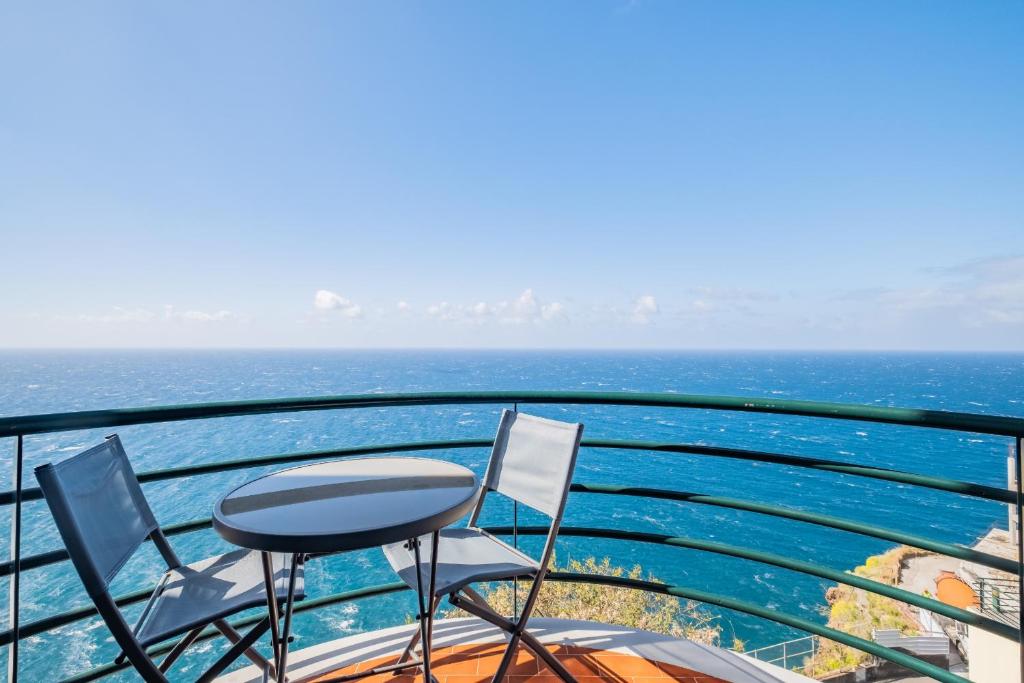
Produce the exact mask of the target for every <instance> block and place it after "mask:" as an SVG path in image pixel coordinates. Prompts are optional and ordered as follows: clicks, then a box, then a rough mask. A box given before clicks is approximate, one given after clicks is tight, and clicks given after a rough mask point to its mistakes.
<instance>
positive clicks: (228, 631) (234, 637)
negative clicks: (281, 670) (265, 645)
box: [213, 619, 277, 676]
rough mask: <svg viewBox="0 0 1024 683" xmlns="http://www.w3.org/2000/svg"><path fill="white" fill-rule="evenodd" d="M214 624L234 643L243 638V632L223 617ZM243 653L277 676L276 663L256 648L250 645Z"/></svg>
mask: <svg viewBox="0 0 1024 683" xmlns="http://www.w3.org/2000/svg"><path fill="white" fill-rule="evenodd" d="M213 625H214V627H215V628H216V629H217V630H218V631H220V632H221V633H223V634H224V637H225V638H227V639H228V640H229V641H230V642H231V643H232V644H235V643H238V642H239V641H241V640H242V634H241V633H239V632H238V631H236V630H235V629H234V627H233V626H231V624H229V623H228V622H226V621H224V620H223V619H217V620H216V621H214V622H213ZM271 627H273V621H271ZM242 654H243V655H245V656H246V657H247V658H248V659H249V661H250V662H252V663H253V664H255V665H256V666H258V667H260V668H261V669H263V670H264V671H270V672H272V673H271V674H270V675H271V676H277V671H276V669H274V664H273V663H272V662H270V661H268V660H267V658H266V657H264V656H263V655H261V654H260V653H259V652H257V651H256V650H255V649H254V648H251V647H250V648H248V649H246V651H245V652H243V653H242Z"/></svg>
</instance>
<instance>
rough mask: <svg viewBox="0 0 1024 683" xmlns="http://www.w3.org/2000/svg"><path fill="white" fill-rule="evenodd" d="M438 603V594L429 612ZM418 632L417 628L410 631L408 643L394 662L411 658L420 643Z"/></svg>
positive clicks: (434, 608) (439, 600) (419, 632)
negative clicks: (410, 635)
mask: <svg viewBox="0 0 1024 683" xmlns="http://www.w3.org/2000/svg"><path fill="white" fill-rule="evenodd" d="M440 605H441V598H440V596H438V597H436V598H434V604H433V606H432V607H431V614H433V613H434V612H436V611H437V608H438V607H439V606H440ZM420 634H421V631H420V629H418V628H417V629H416V630H415V631H413V632H412V637H411V638H410V639H409V644H408V645H406V646H405V649H404V650H402V654H401V655H400V656H399V657H398V661H397V662H395V663H396V664H401V663H402V662H405V661H407V660H409V659H412V655H413V652H415V650H416V646H417V645H419V643H420ZM398 673H399V672H395V675H398Z"/></svg>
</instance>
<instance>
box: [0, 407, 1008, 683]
mask: <svg viewBox="0 0 1024 683" xmlns="http://www.w3.org/2000/svg"><path fill="white" fill-rule="evenodd" d="M531 403H534V404H536V403H545V404H562V405H614V406H642V407H657V408H681V409H703V410H721V411H738V412H752V413H769V414H776V415H793V416H803V417H814V418H826V419H837V420H857V421H864V422H874V423H884V424H893V425H902V426H907V427H921V428H931V429H943V430H955V431H962V432H973V433H981V434H989V435H997V436H1003V437H1010V438H1011V439H1012V444H1013V449H1014V451H1015V453H1016V468H1017V481H1018V482H1020V481H1021V476H1020V471H1021V447H1022V439H1024V419H1021V418H1012V417H1001V416H991V415H978V414H971V413H954V412H946V411H935V410H917V409H905V408H881V407H875V406H862V405H846V404H837V403H817V402H809V401H792V400H781V401H780V400H771V399H760V398H736V397H722V396H695V395H682V394H646V393H621V392H620V393H614V392H613V393H597V392H472V393H458V392H434V393H416V394H364V395H353V396H327V397H314V398H289V399H272V400H261V401H236V402H224V403H208V404H193V405H183V406H164V407H149V408H130V409H120V410H96V411H82V412H72V413H56V414H48V415H29V416H20V417H7V418H0V438H12V439H14V440H15V443H16V446H15V457H14V463H13V464H14V467H13V469H14V486H13V488H12V489H11V490H8V491H2V492H0V507H5V506H9V507H13V510H12V534H11V559H10V561H8V562H5V563H0V577H9V582H10V589H11V591H10V592H11V599H10V601H9V616H10V619H9V622H10V628H8V629H7V630H5V631H0V646H8V648H9V657H8V660H9V677H8V678H9V680H10V681H12V682H13V681H16V679H17V666H18V643H19V641H21V640H24V639H26V638H30V637H33V636H37V635H39V634H42V633H46V632H48V631H52V630H53V629H56V628H59V627H61V626H64V625H67V624H70V623H73V622H75V621H79V620H82V619H86V618H89V617H92V616H95V615H96V610H95V609H93V608H92V607H84V608H80V609H76V610H70V611H66V612H62V613H59V614H53V615H50V616H47V617H44V618H41V619H36V620H34V621H30V622H27V623H21V621H20V605H19V600H20V576H21V573H22V572H25V571H30V570H33V569H37V568H40V567H45V566H48V565H53V564H57V563H60V562H64V561H66V560H67V553H66V552H65V551H64V550H63V549H53V550H51V551H48V552H44V553H38V554H35V555H29V556H24V557H23V556H22V554H21V547H22V542H21V506H22V504H23V503H25V502H28V501H32V500H38V499H40V498H41V497H42V496H41V493H40V491H39V489H38V488H35V487H25V486H23V471H22V470H23V453H24V442H25V439H26V437H30V436H32V435H37V434H45V433H52V432H63V431H71V430H82V429H92V428H98V427H116V426H125V425H139V424H151V423H159V422H174V421H182V420H197V419H209V418H219V417H237V416H248V415H262V414H269V413H286V412H299V411H315V410H340V409H357V408H380V407H399V406H426V405H456V404H462V405H468V404H504V405H511V404H531ZM490 445H491V441H490V440H487V439H462V440H440V441H419V442H409V443H395V444H375V445H367V446H359V447H352V448H342V449H332V450H319V451H307V452H300V453H284V454H277V455H268V456H263V457H255V458H246V459H242V460H230V461H221V462H214V463H209V464H202V465H192V466H187V467H176V468H170V469H164V470H155V471H150V472H142V473H140V474H139V479H140V480H141V481H142V482H153V481H161V480H169V479H178V478H182V477H192V476H200V475H205V474H212V473H217V472H225V471H229V470H239V469H248V468H255V467H262V466H266V465H281V464H289V463H299V462H307V461H313V460H324V459H330V458H344V457H352V456H357V455H369V454H381V453H396V452H408V451H431V450H448V449H461V448H486V447H489V446H490ZM583 446H584V447H585V448H602V449H619V450H626V451H660V452H670V453H684V454H689V455H696V456H707V457H715V458H730V459H736V460H744V461H749V462H758V463H769V464H776V465H785V466H788V467H797V468H806V469H811V470H817V471H820V472H831V473H837V474H845V475H854V476H858V477H865V478H868V479H875V480H880V481H889V482H896V483H900V484H905V485H909V486H915V487H921V488H927V489H933V490H937V491H945V492H949V493H955V494H959V495H964V496H971V497H974V498H978V499H982V500H988V501H993V502H998V503H1004V504H1010V505H1013V506H1015V507H1016V510H1017V514H1018V518H1020V512H1021V507H1022V502H1024V500H1022V499H1024V495H1022V492H1021V490H1020V486H1019V484H1018V488H1017V490H1016V491H1010V490H1006V489H1001V488H997V487H992V486H987V485H984V484H979V483H974V482H966V481H960V480H956V479H949V478H944V477H936V476H929V475H922V474H917V473H912V472H905V471H901V470H895V469H888V468H879V467H870V466H865V465H858V464H854V463H847V462H842V461H837V460H829V459H821V458H811V457H806V456H799V455H791V454H785V453H773V452H766V451H758V450H745V449H737V448H725V447H716V446H707V445H703V444H688V443H666V442H651V441H635V440H612V439H584V441H583ZM572 490H573V491H574V492H576V493H585V494H592V495H611V496H630V497H634V498H638V499H645V500H669V501H676V502H679V503H686V504H696V505H710V506H716V507H721V508H728V509H733V510H741V511H746V512H753V513H757V514H761V515H769V516H774V517H778V518H783V519H789V520H794V521H798V522H803V523H807V524H813V525H819V526H824V527H828V528H832V529H838V530H841V531H846V532H850V533H855V534H861V535H865V536H869V537H873V538H878V539H883V540H886V541H891V542H894V543H902V544H906V545H909V546H913V547H917V548H922V549H925V550H929V551H933V552H936V553H940V554H943V555H947V556H951V557H955V558H959V559H962V560H966V561H970V562H973V563H976V564H980V565H983V566H986V567H991V568H994V569H999V570H1002V571H1005V572H1009V573H1011V574H1015V575H1017V577H1018V582H1017V584H1018V585H1017V588H1018V593H1019V595H1024V583H1022V581H1024V578H1022V571H1021V569H1022V566H1024V558H1022V557H1021V555H1020V554H1018V557H1017V559H1016V560H1009V559H1007V558H1004V557H1000V556H997V555H993V554H989V553H985V552H981V551H978V550H975V549H972V548H968V547H966V546H963V545H959V544H955V543H949V542H945V541H942V540H939V539H934V538H930V537H924V536H920V535H916V534H910V533H906V532H903V531H899V530H896V529H890V528H887V527H881V526H876V525H871V524H867V523H864V522H860V521H857V520H851V519H845V518H840V517H835V516H831V515H825V514H820V513H814V512H807V511H803V510H797V509H794V508H789V507H783V506H778V505H769V504H766V503H760V502H757V501H753V500H745V499H739V498H730V497H724V496H716V495H706V494H702V493H696V492H688V491H678V490H671V489H655V488H643V487H629V486H616V485H608V484H591V483H586V482H574V484H573V486H572ZM209 524H210V520H209V519H196V520H191V521H188V522H185V523H182V524H177V525H172V526H168V527H165V528H164V531H165V533H166V534H167V535H177V534H184V533H189V532H192V531H196V530H198V529H202V528H205V527H207V526H209ZM491 531H492V532H494V533H498V534H508V533H511V532H512V528H511V527H492V528H491ZM542 531H544V530H542V529H539V528H534V527H519V528H518V529H517V532H518V533H519V534H524V535H529V534H537V533H541V532H542ZM560 533H561V535H563V536H577V537H591V538H609V539H618V540H623V541H630V542H634V543H646V544H657V545H661V546H665V547H668V548H671V547H675V548H687V549H690V550H696V551H701V552H708V553H713V554H717V555H722V556H728V557H734V558H739V559H743V560H748V561H751V562H757V563H761V564H767V565H772V566H776V567H780V568H783V569H786V570H790V571H794V572H799V573H802V574H805V575H809V576H815V577H819V578H822V579H826V580H828V581H835V582H838V583H843V584H846V585H849V586H852V587H855V588H858V589H862V590H865V591H869V592H871V593H875V594H877V595H881V596H884V597H887V598H892V599H895V600H899V601H902V602H905V603H907V604H910V605H914V606H917V607H920V608H923V609H927V610H930V611H932V612H934V613H936V614H939V615H943V616H946V617H949V618H951V619H955V620H957V621H959V622H962V623H965V624H969V625H971V626H973V627H975V628H979V629H982V630H984V631H988V632H991V633H995V634H998V635H1000V636H1002V637H1005V638H1008V639H1011V640H1013V641H1016V642H1017V643H1018V644H1020V643H1021V642H1022V629H1021V626H1020V625H1019V624H1018V625H1017V626H1014V625H1012V624H1008V623H1006V622H1005V620H996V619H992V618H989V617H987V616H985V615H984V614H980V613H976V612H972V611H967V610H963V609H959V608H957V607H953V606H950V605H947V604H945V603H942V602H939V601H937V600H934V599H931V598H929V597H925V596H921V595H917V594H915V593H911V592H909V591H905V590H902V589H900V588H897V587H894V586H891V585H888V584H884V583H881V582H877V581H874V580H871V579H867V578H863V577H860V576H857V575H855V574H851V573H847V572H842V571H837V570H835V569H833V568H831V567H827V566H824V565H820V564H815V563H811V562H806V561H803V560H798V559H795V558H791V557H786V556H782V555H777V554H773V553H767V552H763V551H759V550H755V549H751V548H744V547H741V546H735V545H730V544H725V543H719V542H712V541H707V540H702V539H694V538H685V537H677V536H670V535H665V534H652V533H642V532H636V531H625V530H619V529H609V528H581V527H565V526H563V527H562V529H561V531H560ZM1017 533H1018V550H1019V549H1020V548H1021V547H1022V545H1021V544H1020V538H1019V536H1020V533H1021V532H1020V530H1019V529H1018V530H1017ZM551 578H552V579H553V580H561V581H582V582H589V583H602V584H606V585H616V586H621V587H626V588H632V589H638V590H646V591H652V592H657V593H662V594H665V595H671V596H676V597H681V598H686V599H690V600H696V601H699V602H704V603H708V604H712V605H717V606H719V607H723V608H726V609H730V610H735V611H739V612H744V613H746V614H750V615H753V616H756V617H760V618H764V619H768V620H771V621H774V622H777V623H780V624H784V625H787V626H790V627H793V628H797V629H801V630H803V631H806V632H809V633H813V634H816V635H819V636H822V637H825V638H828V639H830V640H833V641H836V642H839V643H842V644H844V645H848V646H851V647H854V648H857V649H859V650H861V651H864V652H867V653H869V654H871V655H874V656H876V657H880V658H882V659H886V660H889V661H892V662H895V663H897V664H900V665H902V666H905V667H907V668H909V669H912V670H914V671H917V672H919V673H922V674H925V675H927V676H931V677H933V678H935V679H937V680H940V681H945V682H947V683H962V682H963V681H965V680H966V679H963V678H961V677H960V676H957V675H955V674H952V673H950V672H948V671H945V670H943V669H940V668H938V667H936V666H934V665H932V664H930V663H928V662H925V661H923V660H921V659H918V658H915V657H913V656H911V655H908V654H906V653H904V652H901V651H898V650H895V649H892V648H888V647H884V646H882V645H879V644H877V643H874V642H872V641H868V640H865V639H862V638H859V637H857V636H854V635H852V634H848V633H844V632H841V631H838V630H836V629H833V628H829V627H827V626H823V625H821V624H818V623H815V622H812V621H809V620H807V619H804V618H802V617H798V616H795V615H790V614H786V613H784V612H779V611H776V610H774V609H769V608H767V607H764V606H760V605H755V604H752V603H749V602H745V601H741V600H737V599H735V598H732V597H730V596H724V595H718V594H714V593H708V592H706V591H701V590H695V589H692V588H688V587H684V586H672V585H667V584H661V583H653V582H650V581H640V580H635V579H627V578H623V577H612V576H600V575H590V574H569V573H563V572H555V573H553V574H552V575H551ZM404 587H405V586H404V584H400V583H394V584H386V585H380V586H371V587H367V588H363V589H359V590H355V591H348V592H344V593H338V594H335V595H330V596H325V597H322V598H318V599H311V600H306V601H305V602H303V603H302V604H301V605H300V606H298V607H297V608H296V611H301V612H304V611H308V610H313V609H317V608H321V607H325V606H328V605H334V604H338V603H341V602H346V601H349V600H355V599H359V598H365V597H370V596H375V595H383V594H386V593H392V592H396V591H399V590H402V589H404ZM148 595H149V590H145V591H137V592H134V593H129V594H125V595H121V596H119V597H118V604H120V605H122V606H123V605H129V604H133V603H137V602H141V601H143V600H145V599H146V598H147V597H148ZM255 618H257V617H252V618H249V619H242V620H240V621H239V622H238V623H239V625H240V626H244V625H246V623H247V622H248V621H251V620H252V619H255ZM216 635H217V634H216V632H214V631H210V632H208V633H204V634H203V636H202V638H204V639H206V638H212V637H215V636H216ZM170 647H171V645H160V646H156V647H155V648H154V650H153V653H154V654H158V653H161V652H163V651H166V650H168V649H169V648H170ZM1022 653H1024V650H1022ZM1021 661H1022V662H1024V654H1022V658H1021ZM125 666H126V664H115V663H111V664H108V665H106V666H102V667H98V668H96V669H93V670H91V671H87V672H83V673H82V674H80V675H78V676H76V677H74V678H72V679H69V680H74V681H89V680H96V679H98V678H102V677H103V676H106V675H109V674H111V673H114V672H116V671H118V670H120V669H122V668H124V667H125ZM1022 668H1024V664H1022Z"/></svg>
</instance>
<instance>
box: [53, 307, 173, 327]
mask: <svg viewBox="0 0 1024 683" xmlns="http://www.w3.org/2000/svg"><path fill="white" fill-rule="evenodd" d="M58 317H59V318H62V319H66V316H58ZM154 318H156V314H155V313H153V312H152V311H147V310H146V309H144V308H121V307H120V306H114V307H113V309H112V310H111V312H110V313H104V314H100V315H91V314H82V315H79V316H75V317H74V318H73V319H75V320H80V321H82V322H87V323H145V322H149V321H151V320H153V319H154Z"/></svg>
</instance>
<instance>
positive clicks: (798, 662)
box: [740, 636, 821, 671]
mask: <svg viewBox="0 0 1024 683" xmlns="http://www.w3.org/2000/svg"><path fill="white" fill-rule="evenodd" d="M820 643H821V636H804V637H803V638H793V639H792V640H786V641H783V642H781V643H775V644H774V645H765V646H764V647H759V648H756V649H754V650H746V651H745V652H741V653H740V654H743V655H746V656H747V657H753V658H754V659H756V660H758V661H761V662H765V663H767V664H774V665H775V666H781V667H782V668H783V669H788V670H790V671H794V670H795V671H800V670H802V669H803V668H804V666H805V665H806V662H807V659H808V658H810V657H813V656H814V655H815V654H816V653H817V652H818V647H819V646H820ZM794 662H795V663H794Z"/></svg>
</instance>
